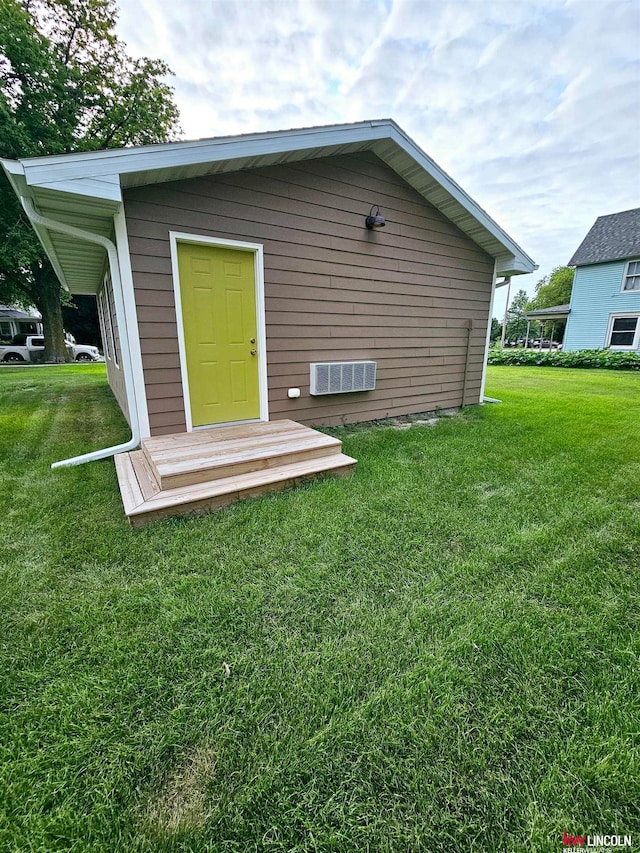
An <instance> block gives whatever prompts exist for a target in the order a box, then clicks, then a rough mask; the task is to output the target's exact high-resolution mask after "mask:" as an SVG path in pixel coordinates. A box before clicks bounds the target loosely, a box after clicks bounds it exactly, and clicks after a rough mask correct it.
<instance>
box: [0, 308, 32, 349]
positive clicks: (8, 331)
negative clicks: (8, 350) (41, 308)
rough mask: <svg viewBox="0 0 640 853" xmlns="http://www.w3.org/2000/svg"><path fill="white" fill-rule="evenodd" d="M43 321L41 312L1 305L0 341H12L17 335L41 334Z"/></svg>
mask: <svg viewBox="0 0 640 853" xmlns="http://www.w3.org/2000/svg"><path fill="white" fill-rule="evenodd" d="M41 321H42V317H41V316H40V314H37V313H33V314H29V313H27V312H26V311H22V310H21V309H20V308H11V306H9V305H0V341H7V342H10V341H11V340H12V339H13V338H14V337H15V335H41V334H42V322H41Z"/></svg>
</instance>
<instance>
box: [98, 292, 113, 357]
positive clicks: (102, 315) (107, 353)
mask: <svg viewBox="0 0 640 853" xmlns="http://www.w3.org/2000/svg"><path fill="white" fill-rule="evenodd" d="M106 317H107V312H106V311H105V307H104V284H103V286H102V290H101V291H100V293H99V294H98V319H99V320H100V331H101V332H102V346H103V347H104V357H105V358H106V359H108V361H111V344H110V343H109V330H108V328H107V320H106Z"/></svg>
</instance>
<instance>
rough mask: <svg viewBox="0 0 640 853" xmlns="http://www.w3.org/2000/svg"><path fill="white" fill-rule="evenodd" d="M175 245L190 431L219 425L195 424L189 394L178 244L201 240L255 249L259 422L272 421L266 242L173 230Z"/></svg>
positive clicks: (180, 346)
mask: <svg viewBox="0 0 640 853" xmlns="http://www.w3.org/2000/svg"><path fill="white" fill-rule="evenodd" d="M169 242H170V244H171V272H172V276H173V292H174V297H175V307H176V323H177V326H178V349H179V351H180V374H181V376H182V392H183V398H184V415H185V421H186V425H187V432H193V431H194V430H198V429H210V428H211V427H215V426H218V424H208V425H205V426H203V427H199V426H196V427H194V426H193V422H192V420H191V397H190V394H189V377H188V373H187V351H186V345H185V337H184V322H183V318H182V297H181V294H180V276H179V274H178V243H199V244H201V245H205V246H221V247H223V248H226V249H237V250H239V251H244V252H253V258H254V263H253V268H254V274H255V289H256V324H257V342H258V345H257V346H258V383H259V394H260V417H259V418H258V419H257V420H258V421H268V420H269V391H268V385H267V326H266V316H265V300H264V247H263V245H262V243H245V242H242V241H240V240H223V239H220V238H218V237H205V236H204V235H202V234H183V233H181V232H179V231H170V232H169ZM252 422H253V421H234V422H233V424H232V423H230V422H228V421H225V422H224V423H221V424H219V425H220V426H232V425H234V424H236V423H252Z"/></svg>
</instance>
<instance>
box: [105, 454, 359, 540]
mask: <svg viewBox="0 0 640 853" xmlns="http://www.w3.org/2000/svg"><path fill="white" fill-rule="evenodd" d="M136 452H138V453H139V452H140V451H136ZM132 456H134V454H133V453H122V454H120V455H118V456H116V457H115V463H116V470H117V472H118V482H119V484H120V492H121V494H122V502H123V505H124V509H125V513H126V515H127V517H128V519H129V521H130V522H131V524H132V525H133V526H135V527H137V526H140V525H142V524H145V523H147V522H149V521H155V520H158V519H161V518H167V517H168V516H172V515H182V514H185V513H200V512H208V511H213V510H217V509H221V508H222V507H224V506H227V505H228V504H230V503H233V502H234V501H238V500H244V499H246V498H251V497H256V496H258V495H261V494H263V493H265V492H272V491H278V490H280V489H284V488H286V487H287V486H291V485H294V484H295V483H298V482H301V481H304V480H309V479H314V478H316V477H322V476H328V475H348V474H351V473H352V471H353V470H354V468H355V465H356V460H355V459H352V458H351V457H350V456H345V455H344V454H342V453H332V454H330V455H328V456H324V457H321V458H313V459H305V460H303V461H297V462H294V463H291V464H287V465H279V466H277V467H274V468H267V469H262V470H259V471H250V472H246V473H242V474H238V475H234V476H231V477H225V478H223V479H216V480H211V481H210V482H207V483H192V484H190V485H187V486H181V487H178V488H173V489H167V490H164V489H163V490H161V491H158V492H157V493H156V494H154V495H152V496H151V497H149V498H146V497H145V495H144V493H143V488H142V487H141V484H140V482H139V480H138V476H137V472H136V465H135V464H134V460H132ZM136 458H137V457H136ZM138 470H144V469H141V468H140V467H138ZM147 486H148V484H147ZM145 488H146V487H145Z"/></svg>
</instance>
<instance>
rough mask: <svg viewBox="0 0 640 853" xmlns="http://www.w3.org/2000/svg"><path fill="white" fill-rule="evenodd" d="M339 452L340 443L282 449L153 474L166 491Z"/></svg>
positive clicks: (340, 449)
mask: <svg viewBox="0 0 640 853" xmlns="http://www.w3.org/2000/svg"><path fill="white" fill-rule="evenodd" d="M341 452H342V446H341V445H340V444H336V445H334V446H329V447H314V448H306V449H301V450H283V451H281V452H279V453H274V454H273V455H271V456H268V457H266V458H262V459H245V460H243V461H242V462H232V463H229V464H228V465H224V464H221V465H217V466H216V467H215V468H200V469H199V470H196V471H189V472H183V473H181V474H174V475H168V476H161V475H160V474H158V472H157V471H155V475H156V480H157V481H158V483H159V485H160V488H161V489H162V490H163V491H166V490H168V489H178V488H180V487H182V486H193V485H195V484H196V483H209V482H211V481H213V480H226V479H228V478H230V477H237V476H238V475H239V474H250V473H252V472H253V471H267V470H269V469H272V468H280V467H282V466H283V465H292V464H294V463H295V462H304V461H305V460H308V459H324V458H325V457H329V456H335V455H336V454H340V453H341Z"/></svg>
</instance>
